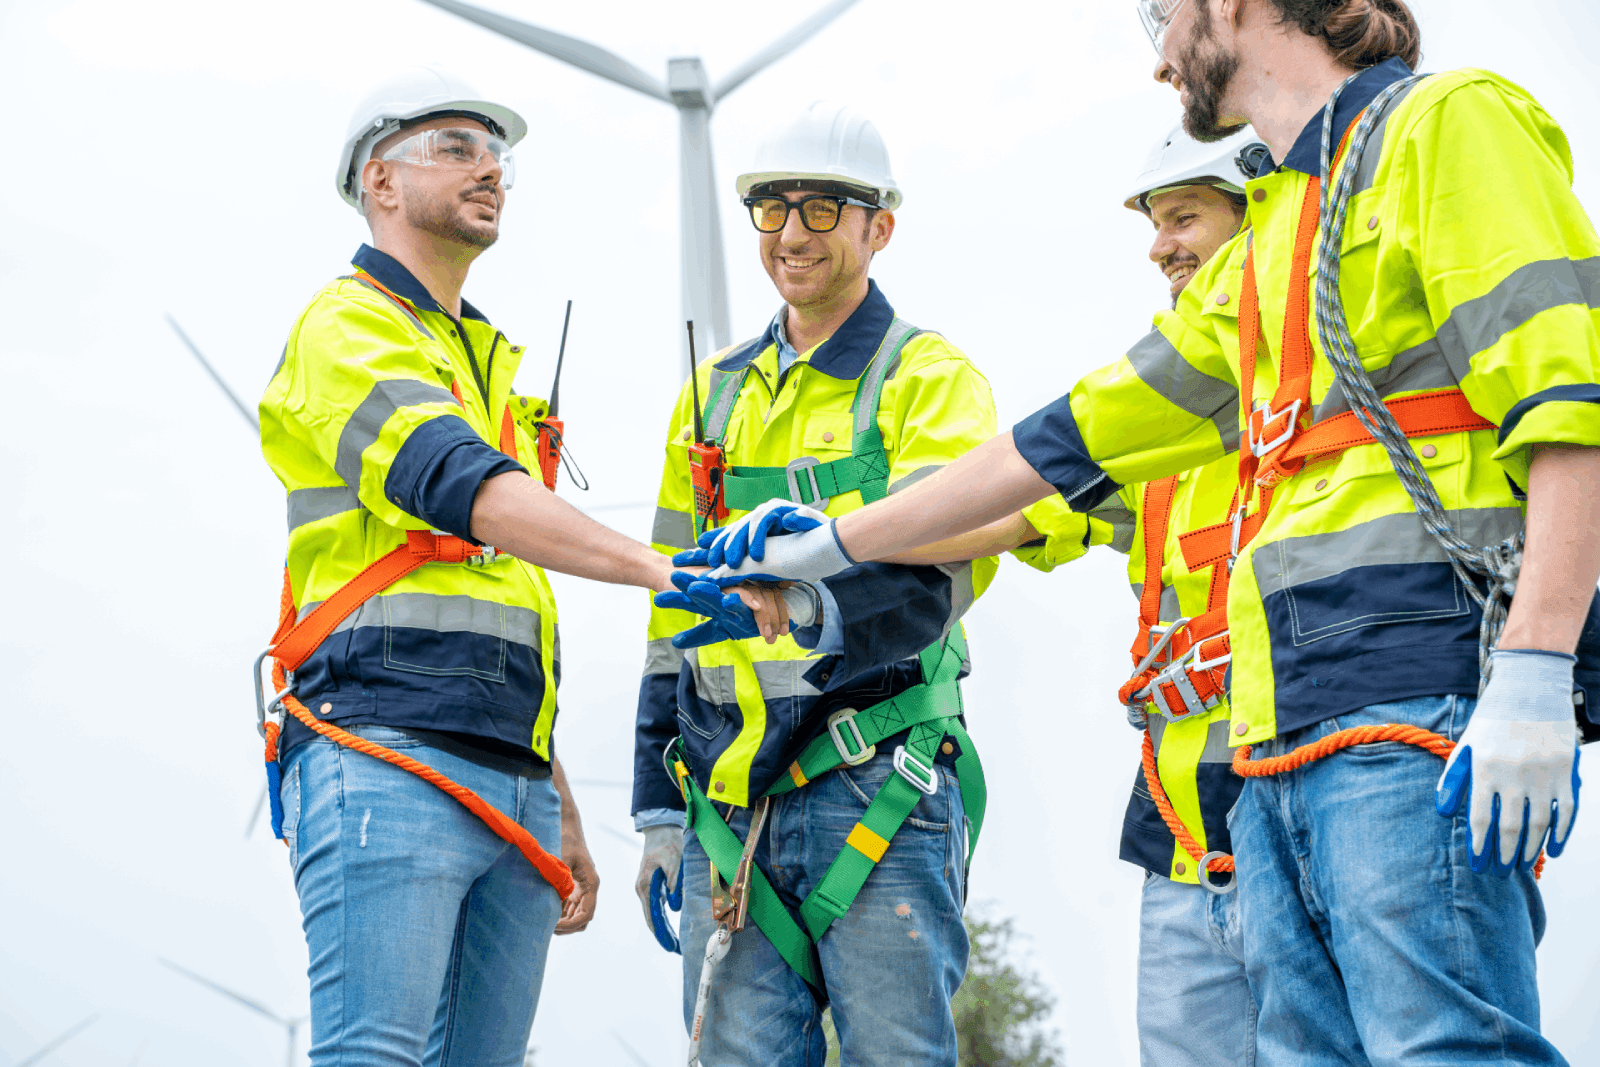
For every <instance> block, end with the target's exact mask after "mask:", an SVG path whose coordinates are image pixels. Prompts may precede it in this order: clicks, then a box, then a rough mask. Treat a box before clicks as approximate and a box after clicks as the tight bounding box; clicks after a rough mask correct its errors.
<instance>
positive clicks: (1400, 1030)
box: [1229, 696, 1566, 1067]
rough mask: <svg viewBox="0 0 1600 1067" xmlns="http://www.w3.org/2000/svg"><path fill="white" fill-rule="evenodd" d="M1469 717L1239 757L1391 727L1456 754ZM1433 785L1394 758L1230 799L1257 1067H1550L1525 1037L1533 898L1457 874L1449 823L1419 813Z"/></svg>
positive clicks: (1534, 1012)
mask: <svg viewBox="0 0 1600 1067" xmlns="http://www.w3.org/2000/svg"><path fill="white" fill-rule="evenodd" d="M1475 703H1476V702H1475V701H1474V700H1472V699H1470V698H1468V697H1460V696H1444V697H1419V698H1416V699H1412V700H1405V701H1400V702H1397V703H1393V704H1377V705H1373V706H1371V707H1367V708H1362V709H1361V710H1359V711H1355V712H1350V713H1348V714H1345V715H1340V716H1338V717H1337V718H1335V719H1329V720H1327V721H1325V722H1321V723H1317V724H1316V725H1314V726H1307V727H1304V728H1303V729H1300V730H1295V731H1292V732H1291V733H1288V734H1286V735H1284V736H1282V737H1279V738H1276V739H1275V740H1273V741H1272V742H1269V743H1268V744H1266V745H1263V746H1261V750H1260V751H1258V752H1256V753H1255V755H1257V756H1263V755H1278V754H1282V753H1284V752H1286V751H1288V750H1289V749H1292V748H1295V747H1298V746H1300V745H1303V744H1306V743H1308V742H1311V741H1314V740H1316V739H1317V738H1319V737H1323V736H1326V735H1327V734H1330V733H1333V732H1334V731H1335V730H1339V729H1344V728H1346V727H1351V726H1366V725H1375V724H1382V723H1390V722H1393V723H1410V724H1412V725H1415V726H1420V727H1422V728H1424V729H1427V730H1432V731H1434V732H1435V733H1439V734H1444V735H1445V736H1447V737H1450V738H1452V739H1455V738H1458V737H1460V736H1461V731H1462V729H1463V728H1465V726H1466V724H1467V720H1468V719H1469V718H1470V717H1471V715H1472V709H1473V706H1474V704H1475ZM1443 768H1444V763H1443V761H1442V760H1440V759H1439V757H1437V756H1434V755H1432V754H1430V753H1429V752H1427V751H1426V750H1425V749H1422V748H1419V747H1417V746H1415V745H1408V744H1403V743H1401V742H1398V741H1394V742H1385V743H1383V744H1376V745H1362V746H1358V747H1356V748H1349V749H1345V750H1344V751H1342V752H1338V753H1335V754H1334V755H1332V756H1327V757H1325V758H1323V759H1320V760H1317V761H1315V762H1313V763H1309V764H1307V765H1306V766H1304V767H1302V768H1300V769H1299V770H1296V771H1292V772H1290V773H1288V774H1280V775H1277V776H1274V777H1271V778H1252V779H1250V781H1249V783H1248V784H1247V785H1246V786H1245V789H1244V793H1243V795H1242V796H1241V797H1240V798H1239V803H1238V805H1237V806H1236V807H1235V808H1234V811H1233V815H1232V817H1231V818H1230V820H1229V827H1230V829H1231V830H1232V833H1233V848H1234V854H1235V856H1236V857H1237V859H1236V862H1237V863H1238V868H1239V869H1238V875H1239V906H1240V909H1241V918H1242V919H1243V922H1244V932H1245V960H1246V962H1247V965H1248V969H1249V975H1250V985H1251V988H1252V990H1253V991H1254V993H1255V995H1256V1000H1257V1002H1258V1003H1259V1004H1260V1008H1261V1020H1260V1032H1259V1035H1258V1045H1257V1057H1258V1061H1259V1062H1260V1063H1261V1064H1262V1067H1280V1065H1282V1067H1287V1065H1290V1064H1293V1065H1294V1067H1323V1065H1327V1067H1332V1065H1335V1064H1338V1065H1340V1067H1344V1065H1351V1064H1357V1065H1360V1064H1373V1065H1387V1064H1404V1065H1406V1067H1434V1065H1437V1067H1463V1065H1466V1064H1497V1065H1502V1064H1519V1065H1522V1064H1565V1063H1566V1060H1565V1059H1563V1058H1562V1057H1561V1054H1560V1053H1558V1052H1557V1051H1556V1050H1555V1048H1554V1047H1553V1046H1552V1045H1551V1044H1550V1043H1549V1042H1548V1041H1546V1040H1545V1039H1544V1038H1543V1037H1541V1036H1540V1034H1539V991H1538V987H1537V985H1536V983H1535V980H1534V948H1535V946H1537V945H1538V943H1539V939H1540V937H1542V936H1543V934H1544V905H1543V903H1542V902H1541V901H1540V898H1539V890H1538V887H1537V886H1536V885H1535V884H1534V880H1533V876H1532V875H1531V874H1527V873H1518V874H1514V875H1512V876H1511V877H1509V878H1505V877H1500V876H1498V875H1492V874H1474V873H1473V872H1472V871H1471V870H1469V869H1468V867H1467V822H1466V818H1465V815H1462V816H1458V817H1456V818H1453V819H1444V818H1440V817H1439V816H1438V815H1437V814H1435V812H1434V786H1435V783H1437V782H1438V780H1439V774H1440V772H1441V771H1442V770H1443Z"/></svg>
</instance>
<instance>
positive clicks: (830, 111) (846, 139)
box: [735, 100, 902, 211]
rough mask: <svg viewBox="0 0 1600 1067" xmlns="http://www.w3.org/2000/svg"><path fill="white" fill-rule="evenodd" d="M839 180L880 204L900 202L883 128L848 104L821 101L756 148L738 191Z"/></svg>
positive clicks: (887, 205) (745, 192)
mask: <svg viewBox="0 0 1600 1067" xmlns="http://www.w3.org/2000/svg"><path fill="white" fill-rule="evenodd" d="M796 178H801V179H815V180H817V181H828V182H839V183H841V184H844V185H855V186H859V187H861V188H863V189H870V190H871V191H872V192H873V193H874V194H876V196H875V198H876V200H877V202H878V206H879V207H882V208H884V209H886V210H888V211H893V210H894V209H895V208H897V207H899V206H900V201H901V199H902V198H901V196H900V187H899V186H898V185H896V184H895V183H894V176H893V175H892V174H890V173H889V152H888V150H887V149H885V148H884V147H883V138H882V137H880V136H878V128H877V127H876V126H874V125H873V124H872V123H871V122H869V121H867V117H866V116H865V115H863V114H861V112H859V111H857V110H856V109H855V108H853V107H850V106H849V105H848V104H835V103H829V102H828V101H825V100H817V101H815V102H813V103H812V104H811V106H810V107H807V108H806V109H805V110H804V111H802V112H801V113H800V115H799V117H798V118H796V119H795V120H794V121H793V122H791V123H789V124H788V125H787V126H784V127H782V128H781V129H778V130H775V131H773V132H772V133H770V134H768V135H767V136H766V137H765V138H764V139H763V140H762V142H761V147H760V148H758V149H756V162H755V169H753V170H751V171H750V172H749V173H748V174H741V175H739V179H738V181H737V182H736V183H735V184H736V186H737V188H738V190H739V195H740V196H741V197H742V196H746V195H748V194H749V192H750V189H751V188H752V187H753V186H757V185H763V184H765V183H767V182H777V181H785V180H791V179H796Z"/></svg>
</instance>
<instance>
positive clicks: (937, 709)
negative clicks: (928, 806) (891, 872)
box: [666, 627, 988, 988]
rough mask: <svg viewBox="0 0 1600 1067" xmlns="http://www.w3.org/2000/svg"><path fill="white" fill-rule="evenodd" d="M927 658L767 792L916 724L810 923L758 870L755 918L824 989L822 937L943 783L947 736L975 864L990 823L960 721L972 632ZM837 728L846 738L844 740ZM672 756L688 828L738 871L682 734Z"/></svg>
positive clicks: (824, 883) (718, 861)
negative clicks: (910, 681) (961, 681)
mask: <svg viewBox="0 0 1600 1067" xmlns="http://www.w3.org/2000/svg"><path fill="white" fill-rule="evenodd" d="M921 659H922V672H923V681H922V682H921V683H920V684H918V685H915V686H912V687H911V688H910V689H907V690H905V691H904V692H902V693H899V694H897V695H896V696H894V697H892V698H890V699H889V700H886V701H883V702H881V703H878V704H875V705H873V706H872V707H870V708H866V709H864V710H862V711H859V712H857V711H852V710H851V709H848V708H847V709H843V711H842V712H835V713H834V715H832V716H829V723H828V728H829V732H828V733H827V734H824V735H822V736H821V737H818V738H817V739H816V740H814V741H813V742H812V743H811V744H810V745H808V746H806V749H805V751H804V752H802V753H801V755H800V757H799V759H797V760H796V761H795V763H794V765H793V766H792V767H791V768H790V770H789V775H788V777H787V778H784V779H780V780H779V781H778V782H777V783H776V784H774V785H773V786H772V787H771V788H770V789H768V790H767V794H766V795H767V796H777V795H780V794H783V793H788V792H791V791H793V790H795V789H798V788H799V787H800V786H802V785H805V784H807V783H809V782H810V781H812V780H814V779H815V778H817V777H820V776H821V775H823V774H827V773H828V772H829V771H832V770H836V769H837V768H839V767H841V766H845V765H847V764H848V765H852V766H853V765H855V764H859V763H864V762H866V761H867V760H869V759H871V758H872V757H873V756H874V755H875V754H876V752H875V748H876V745H877V744H878V742H880V741H882V740H884V739H885V738H888V737H892V736H894V735H895V734H898V733H901V732H904V731H906V730H907V728H908V727H909V728H910V732H909V733H908V735H907V737H906V743H905V744H904V745H902V746H900V747H899V748H897V749H896V750H895V754H894V762H895V770H896V772H897V773H895V774H893V775H890V777H889V778H888V779H887V780H886V781H885V782H884V783H883V785H882V786H881V787H879V789H878V792H877V795H876V796H874V797H873V798H872V802H871V803H870V804H869V805H867V810H866V811H865V812H864V813H862V816H861V819H860V820H859V821H858V822H857V824H856V826H855V827H854V829H852V830H851V831H850V834H849V836H848V837H846V839H845V847H844V848H843V849H841V850H840V852H839V855H838V856H836V857H835V858H834V861H833V863H832V864H831V865H829V867H828V870H827V872H826V873H825V874H824V875H823V876H822V879H821V880H820V881H819V882H818V883H817V885H816V887H815V888H814V889H812V891H811V892H810V893H809V894H808V895H807V896H806V898H805V900H803V901H801V903H800V916H801V919H802V920H803V921H804V924H805V925H804V927H802V926H801V924H800V923H797V922H796V921H795V919H794V916H793V915H792V914H791V913H790V911H789V909H788V908H787V907H785V906H784V904H783V902H782V901H781V900H779V898H778V895H777V892H776V891H775V890H774V889H773V888H772V885H771V883H770V882H768V881H767V879H766V876H765V875H763V874H762V873H761V870H760V868H759V867H756V868H754V869H753V871H752V880H751V889H750V917H751V918H752V919H753V920H755V923H756V925H757V926H758V927H760V929H761V932H762V933H763V934H764V935H765V936H766V938H767V940H768V941H769V942H771V944H772V946H773V947H774V948H775V949H777V950H778V954H779V955H780V956H782V957H783V958H784V960H785V962H787V963H788V964H789V966H790V967H792V968H794V970H795V971H796V972H797V973H798V974H799V975H800V976H801V977H802V978H804V979H805V980H806V981H807V982H809V983H810V984H811V985H813V986H816V987H817V988H821V982H820V981H819V979H818V975H819V974H820V971H819V969H818V962H817V956H816V941H817V939H819V938H821V937H822V935H823V934H824V933H826V932H827V930H828V927H829V926H830V925H831V924H832V923H833V921H834V920H835V919H837V918H839V917H840V916H842V915H844V914H845V913H846V912H847V911H849V910H850V905H851V904H852V903H854V902H855V898H856V896H857V895H858V894H859V893H860V892H861V888H862V886H864V885H866V882H867V879H868V877H870V876H871V874H872V870H873V868H874V867H875V866H877V864H878V861H879V860H881V859H882V858H883V856H884V853H885V852H887V851H888V848H889V842H890V840H891V839H892V838H893V837H894V835H895V833H896V832H898V831H899V829H900V827H901V825H902V824H903V823H904V822H905V820H906V819H907V817H909V816H910V814H911V812H912V810H913V809H914V808H915V807H916V806H917V802H918V801H919V800H921V799H922V797H923V795H924V794H930V795H931V794H932V793H933V792H936V791H937V790H938V786H939V781H940V779H939V777H938V771H937V769H936V768H935V766H934V759H935V758H936V754H937V752H938V749H939V745H940V742H942V741H943V740H944V738H945V737H946V736H949V737H951V738H953V739H954V740H955V741H956V743H957V744H958V745H959V746H960V748H961V754H960V755H959V756H957V757H956V761H955V762H956V779H957V782H958V784H959V785H960V788H961V798H962V805H963V807H964V808H965V811H966V820H967V827H966V852H967V862H968V863H970V862H971V857H972V852H973V849H974V848H975V847H976V845H977V841H978V835H979V833H980V832H981V830H982V828H983V814H984V809H985V807H986V806H987V796H988V790H987V787H986V784H985V782H984V777H983V766H982V764H981V763H980V762H979V760H978V754H977V751H976V749H975V748H974V747H973V744H972V739H971V738H970V737H969V736H968V735H967V732H966V730H965V729H964V728H963V727H962V725H961V722H960V719H959V716H960V714H961V710H962V705H961V690H960V688H959V686H958V685H957V681H956V680H957V678H958V677H959V676H960V673H961V669H962V666H963V664H964V662H965V660H966V640H965V638H964V637H963V636H962V634H961V630H960V628H959V627H957V628H953V629H952V630H951V631H950V633H949V634H948V635H947V636H946V638H945V640H944V641H942V642H941V643H939V644H937V645H933V646H930V647H929V648H927V649H925V650H924V651H923V652H922V656H921ZM841 723H843V724H844V725H842V726H841V725H840V724H841ZM836 736H837V737H840V738H841V740H839V741H835V740H834V738H835V737H836ZM844 738H848V740H844ZM666 761H667V770H668V773H669V774H671V775H672V776H673V777H674V779H675V780H676V781H677V783H678V786H679V788H680V789H681V790H682V791H683V798H684V804H685V807H686V809H687V812H688V815H687V826H688V827H689V828H691V829H693V830H694V832H695V834H696V836H697V837H698V838H699V840H700V844H701V847H703V848H704V849H705V851H706V855H707V856H708V857H709V858H710V859H711V862H712V863H713V864H715V865H716V867H717V869H718V870H719V871H732V870H733V869H734V868H735V867H736V866H737V864H738V862H739V855H740V853H741V852H742V851H743V849H744V843H743V842H742V841H740V840H739V836H738V835H737V834H736V833H734V831H733V830H732V829H731V828H730V827H729V826H728V824H727V822H726V820H725V819H724V818H723V816H722V813H721V812H720V811H718V810H717V808H716V807H715V806H714V805H713V804H712V803H711V801H710V800H709V799H707V797H706V795H705V793H704V792H703V791H702V790H701V789H700V786H699V785H698V784H697V783H696V782H695V780H694V778H693V776H692V775H691V774H690V773H689V769H688V765H687V763H686V762H685V760H684V756H683V749H682V741H681V740H674V741H673V743H672V745H671V746H670V747H669V748H668V749H667V754H666ZM802 768H804V770H802Z"/></svg>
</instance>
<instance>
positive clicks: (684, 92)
mask: <svg viewBox="0 0 1600 1067" xmlns="http://www.w3.org/2000/svg"><path fill="white" fill-rule="evenodd" d="M425 2H426V3H429V4H432V5H433V6H434V7H437V8H442V9H444V10H445V11H448V12H450V13H451V14H453V15H459V16H460V17H462V18H464V19H466V20H467V21H468V22H475V23H477V24H478V25H479V26H483V27H484V28H486V29H490V30H493V31H494V32H495V33H498V34H500V35H501V36H502V37H509V38H511V39H512V40H513V41H516V42H518V43H519V44H525V45H527V46H528V47H529V48H532V49H535V50H536V51H539V52H543V53H544V54H545V55H547V56H550V57H551V58H553V59H559V60H561V61H562V62H563V63H570V64H571V65H572V66H574V67H577V68H578V69H579V70H586V71H588V72H589V73H590V74H595V75H598V76H599V77H602V78H605V79H606V80H607V81H613V82H616V83H617V84H618V85H621V86H623V87H625V88H628V89H632V90H634V91H635V92H639V93H643V94H644V95H646V96H650V97H654V98H656V99H657V100H661V101H664V102H665V103H669V104H671V105H672V106H673V107H675V108H677V109H678V200H679V206H680V209H681V211H682V221H681V231H680V236H679V240H680V245H681V248H682V269H681V284H682V292H683V317H684V318H685V319H692V320H694V322H695V323H696V325H697V326H698V327H699V329H700V330H701V331H702V336H703V335H704V332H706V327H707V326H709V327H710V330H709V332H710V334H711V337H712V341H713V350H716V349H721V348H723V347H725V346H727V345H730V344H732V343H733V332H732V331H731V330H730V329H729V327H728V275H727V270H726V268H725V267H724V265H723V251H722V223H721V216H720V215H719V214H718V211H717V203H718V201H719V199H720V196H719V194H718V188H719V187H718V185H717V182H716V173H715V169H714V168H713V166H712V162H711V112H712V110H713V109H714V108H715V107H716V105H717V102H718V101H720V100H722V99H723V98H724V97H726V96H727V95H728V94H729V93H731V92H733V91H734V90H735V89H737V88H739V86H741V85H743V84H744V83H745V82H747V81H749V80H750V79H751V78H752V77H754V76H755V75H756V74H758V73H760V72H761V71H762V70H764V69H766V68H767V67H769V66H771V65H772V64H773V63H776V62H777V61H778V60H780V59H782V58H783V57H784V56H786V55H788V54H789V53H790V52H793V51H794V50H795V49H796V48H799V47H800V46H801V45H802V44H804V43H805V42H806V41H807V40H809V39H810V38H811V37H813V36H814V35H815V34H816V33H817V31H819V30H821V29H822V28H823V27H824V26H826V25H827V24H828V23H830V22H832V21H833V20H834V19H835V18H837V17H838V15H839V14H840V13H841V12H843V11H844V9H845V8H847V7H849V6H850V5H852V4H854V3H855V2H856V0H832V2H831V3H829V4H828V5H827V6H826V7H824V8H822V10H820V11H818V12H817V13H816V14H815V15H812V16H811V17H810V18H809V19H806V20H805V21H804V22H802V23H800V25H798V26H796V27H795V28H794V29H792V30H790V31H789V32H788V33H786V34H784V35H783V36H782V37H779V38H778V39H777V40H776V41H773V42H772V43H771V44H769V45H767V47H766V48H764V49H762V50H761V51H760V52H757V53H756V54H755V55H754V56H752V57H751V58H750V59H749V60H748V61H747V62H745V64H744V65H743V66H741V67H738V68H737V69H735V70H734V72H733V73H732V74H729V75H728V76H727V77H725V78H723V79H722V80H721V81H720V82H718V83H716V84H715V85H713V84H712V83H711V78H710V76H709V75H707V74H706V67H705V64H704V63H702V62H701V61H700V59H699V57H698V56H696V57H692V58H687V59H669V60H667V80H666V82H665V83H662V82H659V81H657V80H656V79H654V78H652V77H651V76H650V75H648V74H646V73H645V72H644V71H642V70H640V69H639V68H638V67H636V66H634V65H633V64H632V63H629V62H628V61H627V60H626V59H623V58H622V57H621V56H618V55H615V54H613V53H611V52H608V51H606V50H605V49H603V48H600V47H598V46H596V45H592V44H590V43H588V42H587V41H580V40H578V39H576V38H573V37H568V36H566V35H564V34H560V33H555V32H553V31H551V30H546V29H543V28H541V27H539V26H533V25H530V24H528V23H526V22H522V21H519V20H518V19H514V18H508V17H507V16H505V15H497V14H495V13H494V12H492V11H485V10H483V9H482V8H478V7H474V6H472V5H471V4H464V3H461V0H425ZM688 356H689V353H688V348H687V341H685V348H684V366H685V367H687V366H688ZM685 373H687V371H686V372H685Z"/></svg>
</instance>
